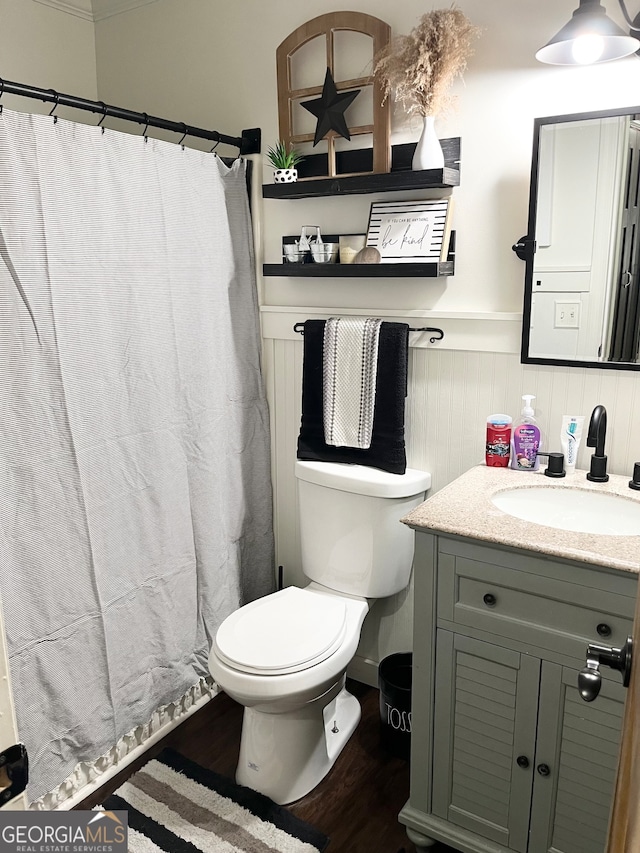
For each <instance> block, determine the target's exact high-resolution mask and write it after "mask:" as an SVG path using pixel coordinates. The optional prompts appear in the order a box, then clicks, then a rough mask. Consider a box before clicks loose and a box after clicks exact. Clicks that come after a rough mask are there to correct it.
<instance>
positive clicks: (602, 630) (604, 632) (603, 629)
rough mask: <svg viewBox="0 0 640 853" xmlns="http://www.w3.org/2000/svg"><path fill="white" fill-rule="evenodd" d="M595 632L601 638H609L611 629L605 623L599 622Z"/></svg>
mask: <svg viewBox="0 0 640 853" xmlns="http://www.w3.org/2000/svg"><path fill="white" fill-rule="evenodd" d="M596 631H597V632H598V634H599V635H600V636H601V637H610V636H611V627H610V626H609V625H607V623H606V622H601V623H600V624H599V625H598V627H597V628H596Z"/></svg>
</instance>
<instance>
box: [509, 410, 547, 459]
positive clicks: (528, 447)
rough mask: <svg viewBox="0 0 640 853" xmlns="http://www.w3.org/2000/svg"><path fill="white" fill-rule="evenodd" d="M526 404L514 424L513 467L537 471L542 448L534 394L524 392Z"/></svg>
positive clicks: (512, 442) (512, 440)
mask: <svg viewBox="0 0 640 853" xmlns="http://www.w3.org/2000/svg"><path fill="white" fill-rule="evenodd" d="M522 399H523V401H524V406H523V407H522V413H521V416H520V418H519V420H518V421H517V423H516V424H515V426H514V429H513V435H512V438H511V467H512V468H514V469H515V470H516V471H537V470H538V468H539V467H540V459H539V457H538V451H539V450H540V449H541V441H540V427H539V426H538V424H537V422H536V419H535V415H534V411H533V407H532V405H531V401H532V400H535V397H534V396H533V394H523V395H522Z"/></svg>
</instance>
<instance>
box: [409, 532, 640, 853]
mask: <svg viewBox="0 0 640 853" xmlns="http://www.w3.org/2000/svg"><path fill="white" fill-rule="evenodd" d="M636 587H637V575H634V574H631V573H626V572H619V571H613V570H610V569H604V568H603V569H599V568H597V567H595V566H588V565H586V564H578V563H575V564H574V563H570V562H568V561H561V560H555V559H550V558H547V557H545V556H544V555H540V556H533V555H532V553H530V552H525V551H522V552H518V551H515V550H513V549H506V548H505V549H502V548H497V547H492V546H489V545H485V544H482V543H479V542H475V541H470V540H464V539H460V538H454V537H445V536H435V535H432V534H430V533H424V532H419V533H418V534H417V535H416V564H415V615H414V625H415V629H414V674H413V719H412V730H413V733H412V754H411V796H410V800H409V802H408V803H407V805H406V806H405V808H404V809H403V811H402V813H401V815H400V820H401V822H403V823H404V824H405V825H406V826H407V831H408V834H409V837H410V838H411V839H412V840H413V841H414V842H415V843H416V845H417V846H418V849H420V848H421V847H423V848H425V849H427V848H428V847H429V846H430V843H432V842H433V841H434V840H437V841H444V842H446V843H448V844H450V845H451V846H452V847H454V848H456V849H459V850H462V851H465V853H505V851H511V850H512V851H517V853H604V848H605V840H606V832H607V823H608V816H609V806H610V803H611V798H612V795H613V787H614V782H615V775H616V765H617V757H618V748H619V742H620V733H621V727H622V711H623V706H624V699H625V693H626V691H625V689H624V688H623V687H622V684H621V683H620V676H619V675H618V674H617V673H615V674H614V673H610V674H608V673H603V685H602V689H601V692H600V695H599V696H598V698H597V699H596V700H595V701H594V702H591V703H586V702H584V701H583V700H582V699H581V698H580V695H579V693H578V690H577V678H578V671H579V670H580V669H581V668H582V667H584V665H585V652H586V647H587V644H588V643H589V642H600V643H606V644H607V645H609V644H611V645H622V644H623V643H624V641H625V639H626V637H627V635H628V634H630V633H631V630H632V623H633V612H634V607H635V595H636ZM605 637H606V639H605Z"/></svg>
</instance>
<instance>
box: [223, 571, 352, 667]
mask: <svg viewBox="0 0 640 853" xmlns="http://www.w3.org/2000/svg"><path fill="white" fill-rule="evenodd" d="M346 625H347V609H346V605H345V602H344V600H342V599H341V598H340V597H339V596H333V595H326V594H324V593H318V592H314V591H311V590H309V589H300V588H298V587H295V586H292V587H287V588H286V589H282V590H280V591H279V592H275V593H273V594H272V595H267V596H265V597H264V598H260V599H258V600H257V601H252V602H251V603H250V604H246V605H245V606H244V607H241V608H240V609H239V610H236V611H235V612H234V613H232V614H231V615H230V616H228V617H227V618H226V619H225V620H224V622H223V623H222V625H221V626H220V628H219V629H218V632H217V634H216V637H215V640H214V642H213V646H214V649H215V653H216V655H217V656H218V658H219V659H220V660H221V661H222V662H224V663H226V664H227V666H230V667H233V668H234V669H236V670H240V671H241V672H247V673H255V674H259V675H284V674H286V673H292V672H299V671H300V670H303V669H308V668H310V667H312V666H315V665H316V664H318V663H321V662H322V661H324V660H326V659H327V658H328V657H330V656H331V655H332V654H334V652H335V651H336V649H338V648H339V647H340V645H341V644H342V641H343V639H344V636H345V633H346Z"/></svg>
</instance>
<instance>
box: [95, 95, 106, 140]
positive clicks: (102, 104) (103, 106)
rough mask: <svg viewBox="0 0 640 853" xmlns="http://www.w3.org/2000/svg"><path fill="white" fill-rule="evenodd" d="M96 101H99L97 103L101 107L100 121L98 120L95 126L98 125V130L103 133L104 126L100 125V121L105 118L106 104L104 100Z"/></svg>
mask: <svg viewBox="0 0 640 853" xmlns="http://www.w3.org/2000/svg"><path fill="white" fill-rule="evenodd" d="M98 103H99V104H100V106H101V107H102V118H101V119H100V121H99V122H98V124H97V125H96V127H99V128H100V130H101V131H102V132H103V133H104V127H103V126H102V122H103V121H104V120H105V119H106V117H107V105H106V104H105V102H104V101H98Z"/></svg>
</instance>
